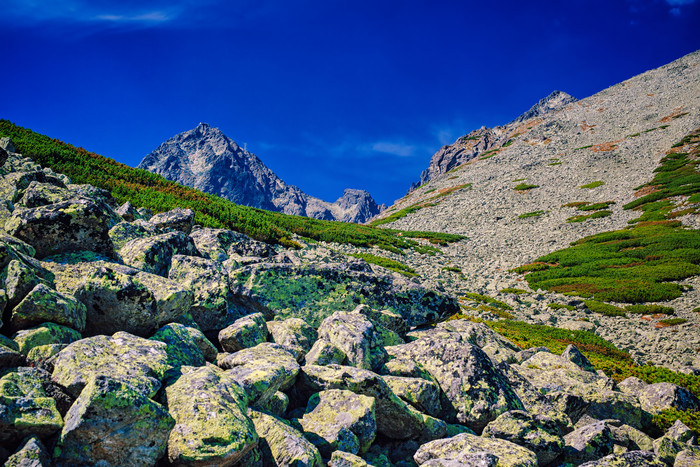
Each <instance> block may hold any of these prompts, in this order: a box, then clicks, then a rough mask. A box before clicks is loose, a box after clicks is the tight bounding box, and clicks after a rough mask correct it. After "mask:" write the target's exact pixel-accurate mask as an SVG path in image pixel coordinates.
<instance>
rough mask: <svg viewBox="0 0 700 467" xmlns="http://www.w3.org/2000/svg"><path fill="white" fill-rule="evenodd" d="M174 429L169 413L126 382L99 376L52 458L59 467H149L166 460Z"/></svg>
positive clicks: (73, 412) (69, 420)
mask: <svg viewBox="0 0 700 467" xmlns="http://www.w3.org/2000/svg"><path fill="white" fill-rule="evenodd" d="M174 425H175V420H173V418H172V417H171V416H170V414H168V412H167V410H165V408H163V407H162V406H161V405H160V404H158V403H156V402H153V401H152V400H150V399H149V398H148V397H147V396H145V395H144V394H143V393H142V392H141V391H138V390H136V389H135V388H134V387H133V386H131V385H130V384H129V383H128V382H126V381H123V380H117V379H113V378H110V377H109V376H107V375H99V376H96V377H94V378H92V379H90V381H89V382H88V384H87V385H86V386H85V389H83V391H82V392H81V393H80V396H79V397H78V398H77V399H76V401H75V403H74V404H73V406H72V407H71V408H70V410H69V411H68V413H67V414H66V424H65V426H64V427H63V430H62V431H61V436H60V437H59V439H58V443H57V445H56V449H55V451H54V457H55V459H56V463H57V464H59V465H100V466H105V467H106V466H123V465H129V466H144V467H147V466H148V467H150V466H152V465H155V464H156V462H157V461H158V460H159V459H160V458H161V457H163V455H164V454H165V449H166V445H167V442H168V436H169V434H170V430H172V428H173V426H174ZM86 447H87V449H86Z"/></svg>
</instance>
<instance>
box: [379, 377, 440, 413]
mask: <svg viewBox="0 0 700 467" xmlns="http://www.w3.org/2000/svg"><path fill="white" fill-rule="evenodd" d="M382 378H383V379H384V381H386V384H387V385H388V386H389V387H390V388H391V390H392V391H393V392H394V394H396V395H397V396H399V397H400V398H401V399H403V400H404V401H406V402H408V403H409V404H411V405H412V406H414V407H415V408H416V409H418V410H420V411H421V412H425V413H427V414H428V415H432V416H433V417H439V416H440V411H441V407H440V388H439V387H438V385H437V384H435V383H433V382H432V381H428V380H425V379H422V378H407V377H402V376H391V375H387V376H382Z"/></svg>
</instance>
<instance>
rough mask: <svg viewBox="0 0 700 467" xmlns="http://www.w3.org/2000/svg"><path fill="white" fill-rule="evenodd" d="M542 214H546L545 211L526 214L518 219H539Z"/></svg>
mask: <svg viewBox="0 0 700 467" xmlns="http://www.w3.org/2000/svg"><path fill="white" fill-rule="evenodd" d="M542 214H544V211H532V212H526V213H525V214H520V215H519V216H518V219H527V218H529V217H539V216H541V215H542Z"/></svg>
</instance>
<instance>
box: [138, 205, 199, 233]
mask: <svg viewBox="0 0 700 467" xmlns="http://www.w3.org/2000/svg"><path fill="white" fill-rule="evenodd" d="M148 222H149V223H150V224H151V225H153V226H155V227H157V228H159V229H172V230H178V231H180V232H183V233H185V234H187V235H189V234H190V232H192V226H193V225H194V211H192V210H191V209H180V208H177V209H172V210H170V211H167V212H161V213H158V214H156V215H155V216H153V217H151V218H150V219H149V220H148Z"/></svg>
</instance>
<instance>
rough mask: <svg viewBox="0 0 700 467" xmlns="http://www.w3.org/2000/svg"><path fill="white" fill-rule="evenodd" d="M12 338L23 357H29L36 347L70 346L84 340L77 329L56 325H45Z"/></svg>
mask: <svg viewBox="0 0 700 467" xmlns="http://www.w3.org/2000/svg"><path fill="white" fill-rule="evenodd" d="M12 338H13V340H14V342H15V343H17V350H19V352H20V353H22V354H23V355H29V352H30V351H31V350H32V349H33V348H35V347H39V346H43V345H51V344H70V343H72V342H75V341H77V340H80V339H82V336H81V335H80V333H79V332H78V331H76V330H75V329H71V328H69V327H66V326H61V325H60V324H55V323H43V324H42V325H40V326H36V327H34V328H31V329H23V330H22V331H18V332H17V333H15V335H14V336H13V337H12Z"/></svg>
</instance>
